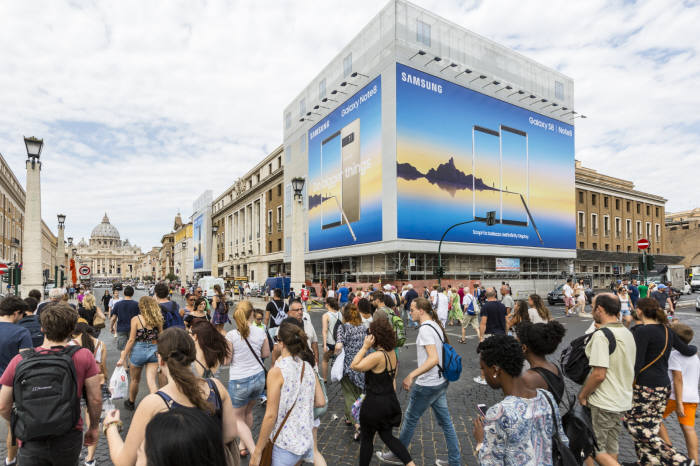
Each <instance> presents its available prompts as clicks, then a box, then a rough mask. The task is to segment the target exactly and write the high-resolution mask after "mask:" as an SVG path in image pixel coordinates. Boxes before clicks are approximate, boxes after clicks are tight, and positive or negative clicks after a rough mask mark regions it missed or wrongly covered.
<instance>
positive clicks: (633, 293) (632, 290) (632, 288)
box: [625, 280, 639, 308]
mask: <svg viewBox="0 0 700 466" xmlns="http://www.w3.org/2000/svg"><path fill="white" fill-rule="evenodd" d="M625 281H626V280H625ZM627 291H628V292H629V295H630V301H632V308H636V307H637V301H639V288H637V280H632V283H630V284H629V285H627Z"/></svg>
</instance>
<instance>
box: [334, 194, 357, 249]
mask: <svg viewBox="0 0 700 466" xmlns="http://www.w3.org/2000/svg"><path fill="white" fill-rule="evenodd" d="M329 197H332V198H333V199H335V203H336V204H338V210H340V215H342V216H343V220H345V224H346V225H347V226H348V230H350V234H351V235H352V240H353V241H357V236H355V232H354V231H352V227H351V226H350V222H348V217H347V216H346V215H345V211H344V210H343V208H342V207H341V206H340V202H338V197H337V196H333V195H332V196H327V198H329Z"/></svg>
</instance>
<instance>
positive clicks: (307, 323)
mask: <svg viewBox="0 0 700 466" xmlns="http://www.w3.org/2000/svg"><path fill="white" fill-rule="evenodd" d="M302 319H303V320H304V333H306V338H308V342H309V348H310V347H311V343H318V337H317V336H316V330H314V326H313V324H312V323H311V316H310V315H309V313H308V312H304V315H303V317H302Z"/></svg>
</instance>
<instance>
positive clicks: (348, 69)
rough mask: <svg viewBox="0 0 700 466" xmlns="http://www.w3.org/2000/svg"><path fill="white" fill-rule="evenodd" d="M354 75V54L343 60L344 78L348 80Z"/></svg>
mask: <svg viewBox="0 0 700 466" xmlns="http://www.w3.org/2000/svg"><path fill="white" fill-rule="evenodd" d="M351 74H352V52H350V53H349V54H347V55H346V56H345V58H343V77H344V78H347V77H348V76H350V75H351Z"/></svg>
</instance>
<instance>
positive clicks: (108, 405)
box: [100, 386, 114, 419]
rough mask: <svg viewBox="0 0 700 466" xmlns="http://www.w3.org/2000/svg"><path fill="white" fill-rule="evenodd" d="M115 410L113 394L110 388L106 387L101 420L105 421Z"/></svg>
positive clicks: (103, 388) (103, 389) (104, 387)
mask: <svg viewBox="0 0 700 466" xmlns="http://www.w3.org/2000/svg"><path fill="white" fill-rule="evenodd" d="M113 409H114V403H113V402H112V394H111V393H110V392H109V388H107V387H106V386H103V387H102V414H100V419H104V418H105V415H106V414H107V413H108V412H110V411H112V410H113Z"/></svg>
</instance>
